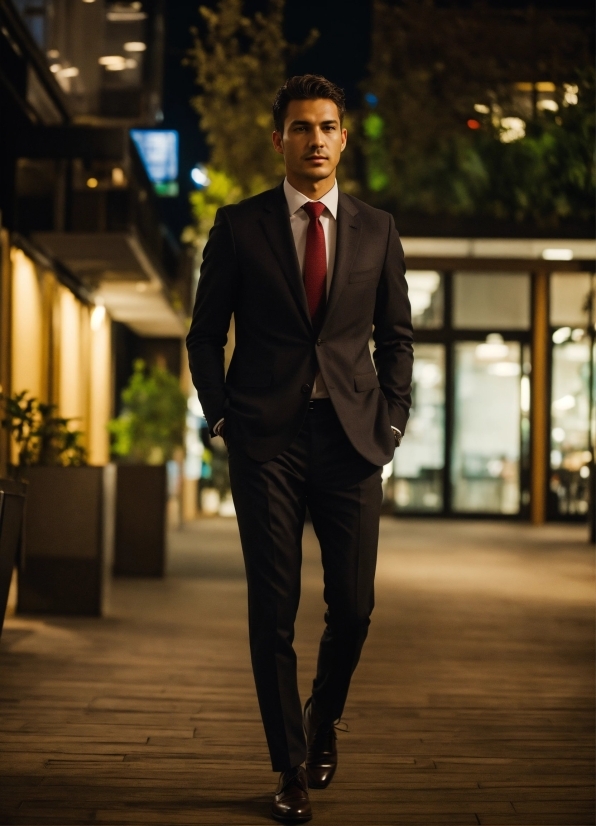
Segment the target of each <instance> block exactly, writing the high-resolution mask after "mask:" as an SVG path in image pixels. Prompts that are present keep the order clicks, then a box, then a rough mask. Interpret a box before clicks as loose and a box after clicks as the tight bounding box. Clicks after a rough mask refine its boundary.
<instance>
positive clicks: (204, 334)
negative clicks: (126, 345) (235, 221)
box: [186, 208, 238, 431]
mask: <svg viewBox="0 0 596 826" xmlns="http://www.w3.org/2000/svg"><path fill="white" fill-rule="evenodd" d="M237 283H238V266H237V262H236V252H235V246H234V236H233V232H232V226H231V224H230V220H229V217H228V215H227V213H226V209H225V208H223V209H219V210H218V211H217V215H216V216H215V223H214V225H213V228H212V230H211V232H210V233H209V240H208V241H207V244H206V245H205V250H204V253H203V263H202V266H201V275H200V278H199V285H198V288H197V296H196V300H195V306H194V311H193V317H192V322H191V325H190V330H189V332H188V336H187V338H186V346H187V348H188V358H189V363H190V372H191V375H192V380H193V384H194V386H195V387H196V388H197V392H198V395H199V401H200V402H201V405H202V407H203V412H204V414H205V418H206V419H207V424H208V425H209V429H210V430H211V431H212V430H213V427H214V426H215V424H217V422H218V421H219V420H220V419H221V418H223V417H224V416H225V413H226V407H227V405H226V393H225V370H224V347H225V345H226V342H227V340H228V331H229V329H230V320H231V317H232V313H233V312H234V301H235V296H236V287H237Z"/></svg>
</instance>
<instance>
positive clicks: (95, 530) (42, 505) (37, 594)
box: [17, 465, 116, 616]
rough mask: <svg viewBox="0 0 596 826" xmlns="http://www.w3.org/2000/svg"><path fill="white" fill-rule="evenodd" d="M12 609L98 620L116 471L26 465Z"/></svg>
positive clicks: (110, 555)
mask: <svg viewBox="0 0 596 826" xmlns="http://www.w3.org/2000/svg"><path fill="white" fill-rule="evenodd" d="M27 479H28V482H29V487H28V493H27V507H26V510H25V523H24V524H25V554H24V565H23V570H22V572H21V573H20V574H19V588H18V601H17V611H18V612H21V613H50V614H78V615H87V616H101V615H102V614H103V613H104V612H105V610H106V607H107V599H108V588H109V581H110V574H111V567H112V559H113V545H114V513H115V487H116V468H115V466H114V465H106V466H105V467H31V468H29V469H28V472H27Z"/></svg>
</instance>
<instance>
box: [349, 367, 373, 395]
mask: <svg viewBox="0 0 596 826" xmlns="http://www.w3.org/2000/svg"><path fill="white" fill-rule="evenodd" d="M354 387H355V388H356V390H357V391H358V393H363V392H364V391H365V390H374V389H375V387H379V377H378V376H377V374H376V373H375V372H374V370H373V372H372V373H360V375H359V376H354Z"/></svg>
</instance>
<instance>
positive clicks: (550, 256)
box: [542, 247, 573, 261]
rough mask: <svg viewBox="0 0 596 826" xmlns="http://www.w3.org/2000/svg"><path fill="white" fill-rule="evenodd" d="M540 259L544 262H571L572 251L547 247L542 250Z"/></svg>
mask: <svg viewBox="0 0 596 826" xmlns="http://www.w3.org/2000/svg"><path fill="white" fill-rule="evenodd" d="M542 257H543V258H544V260H545V261H571V260H572V259H573V250H570V249H562V248H561V249H559V248H558V247H548V248H547V249H545V250H542Z"/></svg>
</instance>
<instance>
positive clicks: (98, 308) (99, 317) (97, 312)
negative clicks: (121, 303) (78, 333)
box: [91, 303, 106, 332]
mask: <svg viewBox="0 0 596 826" xmlns="http://www.w3.org/2000/svg"><path fill="white" fill-rule="evenodd" d="M105 317H106V308H105V307H104V306H103V304H99V303H98V304H96V305H95V307H94V308H93V312H92V313H91V329H92V330H94V331H95V332H97V330H99V329H100V328H101V325H102V324H103V322H104V319H105Z"/></svg>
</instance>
